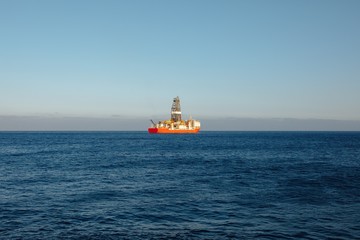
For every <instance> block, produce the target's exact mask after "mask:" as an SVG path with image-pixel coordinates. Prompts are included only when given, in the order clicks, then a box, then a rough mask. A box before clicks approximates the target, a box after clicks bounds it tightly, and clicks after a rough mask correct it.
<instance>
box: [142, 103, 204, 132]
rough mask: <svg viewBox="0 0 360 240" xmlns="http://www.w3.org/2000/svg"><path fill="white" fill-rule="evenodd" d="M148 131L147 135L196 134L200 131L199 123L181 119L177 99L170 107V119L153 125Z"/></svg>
mask: <svg viewBox="0 0 360 240" xmlns="http://www.w3.org/2000/svg"><path fill="white" fill-rule="evenodd" d="M151 122H152V126H151V127H150V128H149V129H148V131H149V133H167V134H169V133H171V134H172V133H197V132H199V131H200V122H199V121H196V120H193V119H191V117H190V119H189V120H182V119H181V108H180V99H179V97H176V98H174V101H173V104H172V107H171V119H169V120H164V121H159V123H157V124H156V123H154V122H153V121H152V120H151Z"/></svg>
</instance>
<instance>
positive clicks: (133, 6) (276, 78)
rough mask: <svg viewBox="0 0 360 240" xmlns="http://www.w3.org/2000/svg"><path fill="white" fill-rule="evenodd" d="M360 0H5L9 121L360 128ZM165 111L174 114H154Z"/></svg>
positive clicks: (1, 89)
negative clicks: (178, 118) (180, 120)
mask: <svg viewBox="0 0 360 240" xmlns="http://www.w3.org/2000/svg"><path fill="white" fill-rule="evenodd" d="M359 10H360V2H359V1H351V0H349V1H298V2H290V1H280V0H279V1H260V0H257V1H225V2H224V1H196V2H191V1H185V2H171V1H160V0H159V1H105V2H99V1H80V0H79V1H67V0H65V1H41V0H40V1H35V2H31V1H21V0H19V1H0V27H1V28H0V29H1V38H0V52H1V54H0V130H146V128H147V127H148V125H149V122H148V120H149V119H151V118H160V117H167V118H168V117H169V112H170V107H171V101H172V99H173V97H176V96H180V99H181V104H182V110H183V114H184V117H185V118H187V117H188V116H189V115H192V116H193V117H194V118H195V119H199V120H200V121H202V123H203V124H204V127H205V128H204V129H205V130H360V94H359V93H358V92H359V90H360V46H359V42H360V30H359V27H358V25H359V22H360V15H359V14H358V12H359ZM154 120H162V119H154Z"/></svg>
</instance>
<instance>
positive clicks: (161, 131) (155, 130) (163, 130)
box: [148, 128, 200, 134]
mask: <svg viewBox="0 0 360 240" xmlns="http://www.w3.org/2000/svg"><path fill="white" fill-rule="evenodd" d="M199 131H200V128H197V129H192V130H186V129H182V130H180V129H174V130H171V129H168V128H149V129H148V132H149V133H155V134H184V133H185V134H186V133H198V132H199Z"/></svg>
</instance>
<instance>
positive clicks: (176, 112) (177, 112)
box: [171, 97, 181, 122]
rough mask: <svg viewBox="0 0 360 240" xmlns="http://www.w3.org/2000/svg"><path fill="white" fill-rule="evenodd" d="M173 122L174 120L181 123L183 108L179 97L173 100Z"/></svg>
mask: <svg viewBox="0 0 360 240" xmlns="http://www.w3.org/2000/svg"><path fill="white" fill-rule="evenodd" d="M171 120H173V121H174V122H178V121H181V108H180V99H179V97H176V98H174V100H173V104H172V107H171Z"/></svg>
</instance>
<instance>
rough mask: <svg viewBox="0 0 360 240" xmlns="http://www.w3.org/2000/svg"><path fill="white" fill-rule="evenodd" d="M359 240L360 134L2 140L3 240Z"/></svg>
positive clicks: (28, 136)
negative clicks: (332, 239) (330, 239)
mask: <svg viewBox="0 0 360 240" xmlns="http://www.w3.org/2000/svg"><path fill="white" fill-rule="evenodd" d="M328 238H334V239H356V238H357V239H360V133H359V132H200V133H199V134H196V135H149V134H147V133H145V132H2V133H0V239H328Z"/></svg>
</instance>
